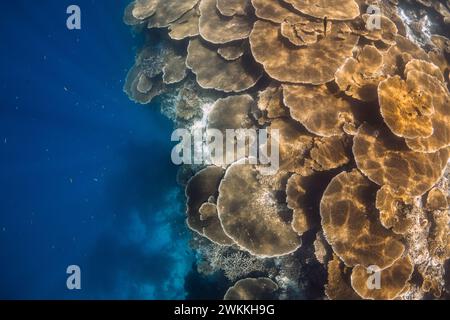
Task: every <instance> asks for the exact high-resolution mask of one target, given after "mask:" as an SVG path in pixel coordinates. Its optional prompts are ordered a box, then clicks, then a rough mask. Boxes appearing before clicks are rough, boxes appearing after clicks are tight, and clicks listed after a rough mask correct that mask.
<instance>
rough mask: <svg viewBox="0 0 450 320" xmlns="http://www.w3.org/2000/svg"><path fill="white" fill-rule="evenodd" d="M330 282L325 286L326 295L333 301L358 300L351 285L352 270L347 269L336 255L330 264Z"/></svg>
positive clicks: (328, 267)
mask: <svg viewBox="0 0 450 320" xmlns="http://www.w3.org/2000/svg"><path fill="white" fill-rule="evenodd" d="M327 269H328V282H327V284H326V285H325V294H326V296H327V297H328V298H329V299H332V300H358V299H360V297H359V296H358V295H357V294H356V292H355V291H354V290H353V288H352V287H351V285H350V274H351V269H350V268H348V267H346V266H345V265H344V263H342V261H341V260H340V259H339V257H338V256H337V255H336V254H333V259H332V260H330V261H329V262H328V266H327Z"/></svg>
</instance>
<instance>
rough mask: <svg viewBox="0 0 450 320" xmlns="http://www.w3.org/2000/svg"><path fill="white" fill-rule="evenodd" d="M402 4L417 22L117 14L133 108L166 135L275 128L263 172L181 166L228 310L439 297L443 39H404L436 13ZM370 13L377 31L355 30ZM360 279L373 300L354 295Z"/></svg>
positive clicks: (348, 14) (212, 5)
mask: <svg viewBox="0 0 450 320" xmlns="http://www.w3.org/2000/svg"><path fill="white" fill-rule="evenodd" d="M407 2H408V4H411V3H412V2H414V3H415V6H416V8H417V9H416V11H417V17H419V16H420V17H422V20H421V21H415V22H413V23H412V22H411V21H409V20H408V17H406V16H405V14H404V12H405V11H404V10H406V9H405V8H404V7H402V5H403V3H402V2H400V1H373V0H332V1H322V0H228V1H226V0H136V1H132V2H131V3H130V4H129V5H128V6H127V8H126V9H125V13H124V18H123V19H124V22H125V23H126V24H128V25H130V26H131V27H132V28H133V29H134V30H135V31H136V32H141V33H144V34H146V36H147V39H146V41H145V44H144V47H143V48H142V49H141V50H140V51H139V53H138V54H137V56H136V59H135V61H134V66H133V67H132V68H131V69H130V71H129V73H128V76H127V79H126V82H125V84H124V90H125V92H126V93H127V94H128V95H129V96H130V98H131V99H133V100H134V101H136V102H139V103H142V104H150V102H152V101H153V99H155V98H156V97H160V101H161V106H162V108H163V109H164V112H165V114H168V115H169V116H170V117H171V119H173V120H174V122H175V125H176V127H179V128H186V129H188V130H193V129H194V128H197V129H198V128H200V129H217V130H220V131H221V132H225V131H226V129H249V128H251V129H267V131H268V132H269V134H271V135H274V132H275V131H274V130H278V132H279V139H278V141H277V142H278V143H279V149H280V150H279V151H280V153H279V156H280V159H279V160H280V168H279V170H278V172H276V173H275V174H273V175H263V174H262V172H263V169H264V168H263V166H260V165H253V164H246V163H245V160H246V159H247V158H245V157H244V158H242V159H236V160H237V162H234V163H232V164H231V165H228V164H227V165H224V164H222V163H221V164H216V165H210V164H204V165H198V164H197V165H184V166H183V167H182V169H180V172H181V171H182V172H181V174H180V177H184V178H180V181H182V183H183V184H185V185H186V198H187V205H186V207H187V210H186V213H187V224H188V226H189V228H191V229H192V230H193V231H194V237H193V247H195V248H196V250H197V251H198V252H199V254H200V255H201V256H202V257H203V259H204V260H205V261H203V262H201V263H200V264H199V269H201V270H202V273H205V274H207V273H213V272H215V271H219V270H222V271H223V272H225V276H226V277H228V279H230V280H231V281H232V282H234V281H236V280H239V279H241V280H239V281H237V282H236V283H235V284H234V285H233V286H231V288H230V289H229V290H228V291H227V292H226V294H225V298H226V299H257V298H276V299H278V298H280V299H285V298H294V297H311V296H313V297H314V298H315V299H320V298H325V299H428V298H440V297H448V296H449V294H450V292H448V290H449V289H448V288H449V287H450V285H449V283H448V282H449V280H448V279H449V277H448V269H449V268H448V265H449V257H450V237H449V232H450V231H449V221H450V218H449V199H448V197H449V189H448V180H447V179H448V178H447V177H446V176H444V172H445V170H446V168H448V161H449V157H450V103H449V102H450V101H449V96H450V94H449V59H448V57H449V53H450V49H449V47H450V46H449V43H450V40H449V39H448V38H447V37H446V36H448V34H439V33H442V32H441V31H442V30H443V29H445V27H444V28H435V29H433V30H431V31H432V32H431V31H430V32H429V30H426V32H425V33H424V34H422V35H420V36H419V37H417V36H414V35H415V34H417V32H416V31H417V30H419V29H421V30H422V28H423V27H424V25H423V21H425V20H423V19H424V15H425V17H426V19H431V18H433V17H434V18H437V19H438V20H437V21H435V26H440V25H439V24H441V25H444V26H445V23H447V24H448V22H449V20H450V15H449V10H448V9H449V8H448V7H447V6H448V4H447V5H445V4H443V2H440V1H423V0H420V1H419V0H418V1H412V0H411V1H407ZM369 5H378V6H379V7H380V9H381V13H382V15H381V17H380V22H381V25H380V26H381V28H380V29H373V28H372V29H368V28H367V23H368V22H369V19H370V18H371V16H370V15H369V14H368V13H367V9H368V7H369ZM410 7H411V6H409V7H408V9H407V10H409V11H407V12H411V8H410ZM430 12H434V14H429V13H430ZM427 14H429V15H427ZM155 39H160V40H159V42H157V41H155ZM189 177H190V179H189ZM188 179H189V180H188ZM269 266H270V267H269ZM312 266H313V267H312ZM446 266H447V267H446ZM373 267H376V270H378V272H379V276H380V278H379V279H380V283H381V288H380V289H375V290H374V289H372V288H370V287H368V286H367V283H368V281H369V280H370V279H371V277H372V276H373V272H372V273H370V272H369V273H368V271H371V270H372V271H373V270H375V269H371V268H373ZM308 268H310V269H309V270H311V268H315V269H316V270H319V271H320V272H322V274H323V277H318V276H317V274H316V273H315V274H314V275H309V274H305V272H306V271H305V270H308ZM287 270H291V271H289V272H288V271H287ZM255 272H257V273H258V275H257V276H260V278H255V274H254V273H255ZM320 272H318V273H320ZM316 277H317V278H316ZM305 279H308V280H307V281H305ZM446 281H447V282H446ZM306 283H308V284H306ZM312 284H313V285H314V286H315V287H314V290H312V291H314V294H313V293H311V292H308V293H305V292H303V291H304V290H306V289H305V288H308V289H311V286H312Z"/></svg>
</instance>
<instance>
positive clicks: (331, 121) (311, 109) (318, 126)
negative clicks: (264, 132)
mask: <svg viewBox="0 0 450 320" xmlns="http://www.w3.org/2000/svg"><path fill="white" fill-rule="evenodd" d="M283 93H284V103H285V104H286V106H287V107H288V108H289V110H290V114H291V117H292V118H293V119H295V120H297V121H299V122H300V123H301V124H302V125H303V126H305V128H306V129H307V130H308V131H310V132H311V133H314V134H317V135H319V136H323V137H330V136H336V135H341V134H343V126H344V125H345V124H347V125H350V124H351V125H354V124H355V118H354V115H353V112H352V105H351V103H350V102H348V101H347V100H344V99H342V98H341V97H339V96H337V95H335V94H333V93H332V92H331V91H330V90H329V89H328V88H327V86H325V85H322V86H304V85H283Z"/></svg>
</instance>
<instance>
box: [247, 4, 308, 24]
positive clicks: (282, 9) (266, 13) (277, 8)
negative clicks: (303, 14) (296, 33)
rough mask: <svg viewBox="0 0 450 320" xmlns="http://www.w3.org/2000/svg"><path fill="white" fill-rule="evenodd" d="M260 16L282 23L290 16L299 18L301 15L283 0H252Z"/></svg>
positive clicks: (257, 14)
mask: <svg viewBox="0 0 450 320" xmlns="http://www.w3.org/2000/svg"><path fill="white" fill-rule="evenodd" d="M251 1H252V5H253V7H254V8H255V14H256V16H257V17H258V18H260V19H263V20H268V21H272V22H275V23H282V22H283V21H284V20H285V19H288V18H294V19H296V18H299V17H300V15H299V14H297V13H295V12H293V11H292V10H290V9H289V8H287V5H286V4H285V3H284V2H283V1H282V0H251Z"/></svg>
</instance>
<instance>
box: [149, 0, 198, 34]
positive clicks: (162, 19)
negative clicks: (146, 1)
mask: <svg viewBox="0 0 450 320" xmlns="http://www.w3.org/2000/svg"><path fill="white" fill-rule="evenodd" d="M198 1H199V0H183V1H179V0H157V5H156V10H155V13H154V14H153V15H152V16H151V17H150V18H148V27H149V28H164V27H168V26H169V25H170V24H171V23H172V22H174V21H176V20H177V19H179V18H180V17H181V16H183V14H185V13H186V12H188V11H189V10H191V9H192V8H194V7H195V5H196V4H197V3H198Z"/></svg>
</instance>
